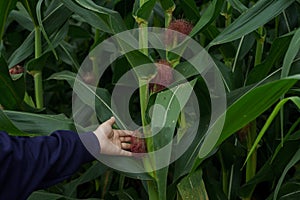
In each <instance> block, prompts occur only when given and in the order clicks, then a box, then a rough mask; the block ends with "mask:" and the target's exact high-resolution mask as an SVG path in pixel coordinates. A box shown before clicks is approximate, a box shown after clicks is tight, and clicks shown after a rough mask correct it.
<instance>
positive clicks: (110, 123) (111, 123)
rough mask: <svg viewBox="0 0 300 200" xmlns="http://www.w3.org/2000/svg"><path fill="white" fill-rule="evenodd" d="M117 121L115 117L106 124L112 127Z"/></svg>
mask: <svg viewBox="0 0 300 200" xmlns="http://www.w3.org/2000/svg"><path fill="white" fill-rule="evenodd" d="M115 121H116V119H115V118H114V117H111V118H110V119H109V120H107V121H106V122H105V123H108V124H109V125H110V126H112V125H113V124H114V123H115Z"/></svg>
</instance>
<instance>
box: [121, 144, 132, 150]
mask: <svg viewBox="0 0 300 200" xmlns="http://www.w3.org/2000/svg"><path fill="white" fill-rule="evenodd" d="M121 148H122V149H130V148H131V144H128V143H121Z"/></svg>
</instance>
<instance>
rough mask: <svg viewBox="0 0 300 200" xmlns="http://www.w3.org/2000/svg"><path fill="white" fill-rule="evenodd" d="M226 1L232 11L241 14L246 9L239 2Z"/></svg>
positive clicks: (236, 0)
mask: <svg viewBox="0 0 300 200" xmlns="http://www.w3.org/2000/svg"><path fill="white" fill-rule="evenodd" d="M227 1H228V2H229V3H230V5H231V6H232V7H233V8H234V9H236V10H237V11H239V12H240V13H243V12H245V11H246V10H247V9H248V8H247V7H246V6H245V5H244V4H243V3H242V2H241V1H240V0H227Z"/></svg>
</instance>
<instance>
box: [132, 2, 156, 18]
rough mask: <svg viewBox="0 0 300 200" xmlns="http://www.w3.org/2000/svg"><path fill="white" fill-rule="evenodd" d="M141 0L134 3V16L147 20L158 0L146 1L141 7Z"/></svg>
mask: <svg viewBox="0 0 300 200" xmlns="http://www.w3.org/2000/svg"><path fill="white" fill-rule="evenodd" d="M139 2H140V0H136V1H135V4H134V10H133V16H134V18H136V21H138V22H139V21H144V22H147V21H148V18H149V17H150V15H151V13H152V10H153V8H154V5H155V3H156V0H149V1H146V2H145V3H144V4H143V5H142V6H141V7H140V5H139Z"/></svg>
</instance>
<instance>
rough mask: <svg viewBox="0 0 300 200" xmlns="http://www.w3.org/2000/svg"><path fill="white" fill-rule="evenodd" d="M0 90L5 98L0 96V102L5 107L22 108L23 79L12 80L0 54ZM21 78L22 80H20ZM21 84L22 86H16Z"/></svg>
mask: <svg viewBox="0 0 300 200" xmlns="http://www.w3.org/2000/svg"><path fill="white" fill-rule="evenodd" d="M0 66H1V67H0V92H1V94H2V95H3V97H5V98H0V104H1V105H2V106H3V107H4V108H5V109H19V110H22V109H24V107H23V105H22V103H23V98H24V94H25V84H24V79H20V81H18V82H17V81H13V80H12V78H11V76H10V74H9V72H8V66H7V63H6V61H5V60H4V58H3V56H2V55H0ZM22 80H23V82H21V81H22ZM17 84H19V85H20V84H21V86H23V87H19V86H17Z"/></svg>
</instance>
